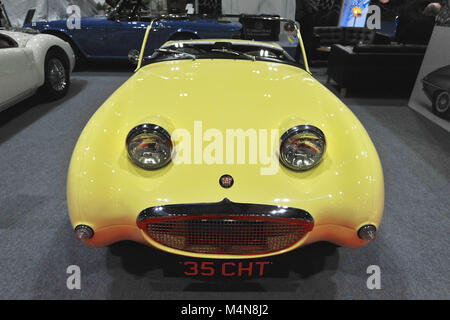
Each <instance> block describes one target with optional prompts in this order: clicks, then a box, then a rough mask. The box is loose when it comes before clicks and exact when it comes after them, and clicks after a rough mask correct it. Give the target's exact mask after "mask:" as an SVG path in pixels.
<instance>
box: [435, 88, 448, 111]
mask: <svg viewBox="0 0 450 320" xmlns="http://www.w3.org/2000/svg"><path fill="white" fill-rule="evenodd" d="M433 112H434V113H435V114H436V115H438V116H440V117H449V116H450V93H449V92H448V91H440V92H438V93H436V95H435V97H434V99H433Z"/></svg>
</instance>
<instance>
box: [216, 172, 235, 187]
mask: <svg viewBox="0 0 450 320" xmlns="http://www.w3.org/2000/svg"><path fill="white" fill-rule="evenodd" d="M219 183H220V185H221V186H222V188H231V186H232V185H233V183H234V179H233V177H232V176H230V175H229V174H224V175H223V176H221V177H220V179H219Z"/></svg>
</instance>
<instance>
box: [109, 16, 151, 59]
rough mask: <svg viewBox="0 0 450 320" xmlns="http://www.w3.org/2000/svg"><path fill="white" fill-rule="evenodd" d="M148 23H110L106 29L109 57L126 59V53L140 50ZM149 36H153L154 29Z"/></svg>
mask: <svg viewBox="0 0 450 320" xmlns="http://www.w3.org/2000/svg"><path fill="white" fill-rule="evenodd" d="M149 24H150V23H148V22H138V21H119V22H116V21H111V24H110V26H109V27H110V28H109V29H108V42H109V44H110V47H111V51H110V55H111V56H112V57H114V58H127V57H128V52H129V51H130V50H133V49H137V50H140V49H141V46H142V41H143V40H144V35H145V30H146V29H147V26H148V25H149ZM152 30H153V32H152V34H151V36H152V37H153V36H155V32H154V31H155V29H154V28H152Z"/></svg>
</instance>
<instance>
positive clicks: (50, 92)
mask: <svg viewBox="0 0 450 320" xmlns="http://www.w3.org/2000/svg"><path fill="white" fill-rule="evenodd" d="M44 67H45V82H44V85H43V86H42V87H41V94H42V96H43V97H44V98H45V99H46V100H49V101H53V100H57V99H61V98H62V97H64V96H65V95H66V94H67V92H68V91H69V88H70V66H69V59H68V58H67V56H66V54H65V53H64V52H63V51H62V49H55V48H52V49H50V50H49V51H48V53H47V56H46V57H45V66H44Z"/></svg>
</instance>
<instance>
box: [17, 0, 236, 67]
mask: <svg viewBox="0 0 450 320" xmlns="http://www.w3.org/2000/svg"><path fill="white" fill-rule="evenodd" d="M153 18H154V16H153V17H152V16H151V15H150V14H149V13H148V11H147V8H146V7H145V5H143V4H141V1H140V0H121V1H119V4H118V5H117V6H116V7H114V9H112V10H111V11H110V12H108V13H107V15H106V17H83V18H81V23H80V28H69V27H73V26H72V25H70V23H68V20H56V21H41V22H33V23H30V24H27V25H24V27H30V28H33V29H36V30H39V31H40V32H41V33H48V34H52V35H55V36H57V37H60V38H62V39H63V40H65V41H67V42H69V43H70V44H71V46H72V48H73V49H74V52H75V53H76V56H77V60H84V59H87V60H92V59H128V53H129V51H130V50H133V49H138V50H139V49H140V48H141V45H142V41H143V38H144V34H145V30H146V29H147V26H149V25H150V23H151V21H152V20H153ZM68 24H69V27H68ZM75 26H76V25H75ZM241 29H242V25H241V24H240V23H238V22H229V21H218V20H215V19H211V18H201V17H188V16H185V17H179V16H178V17H176V16H173V17H170V16H168V17H166V18H161V19H159V20H157V21H155V22H154V23H153V26H152V32H151V33H150V38H149V43H150V45H149V46H148V51H146V54H147V53H148V54H151V53H152V52H153V50H154V49H157V48H159V47H160V46H161V45H162V44H164V43H165V42H167V41H168V40H185V39H202V38H207V39H208V38H221V39H223V38H226V39H232V38H239V37H240V34H241Z"/></svg>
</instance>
